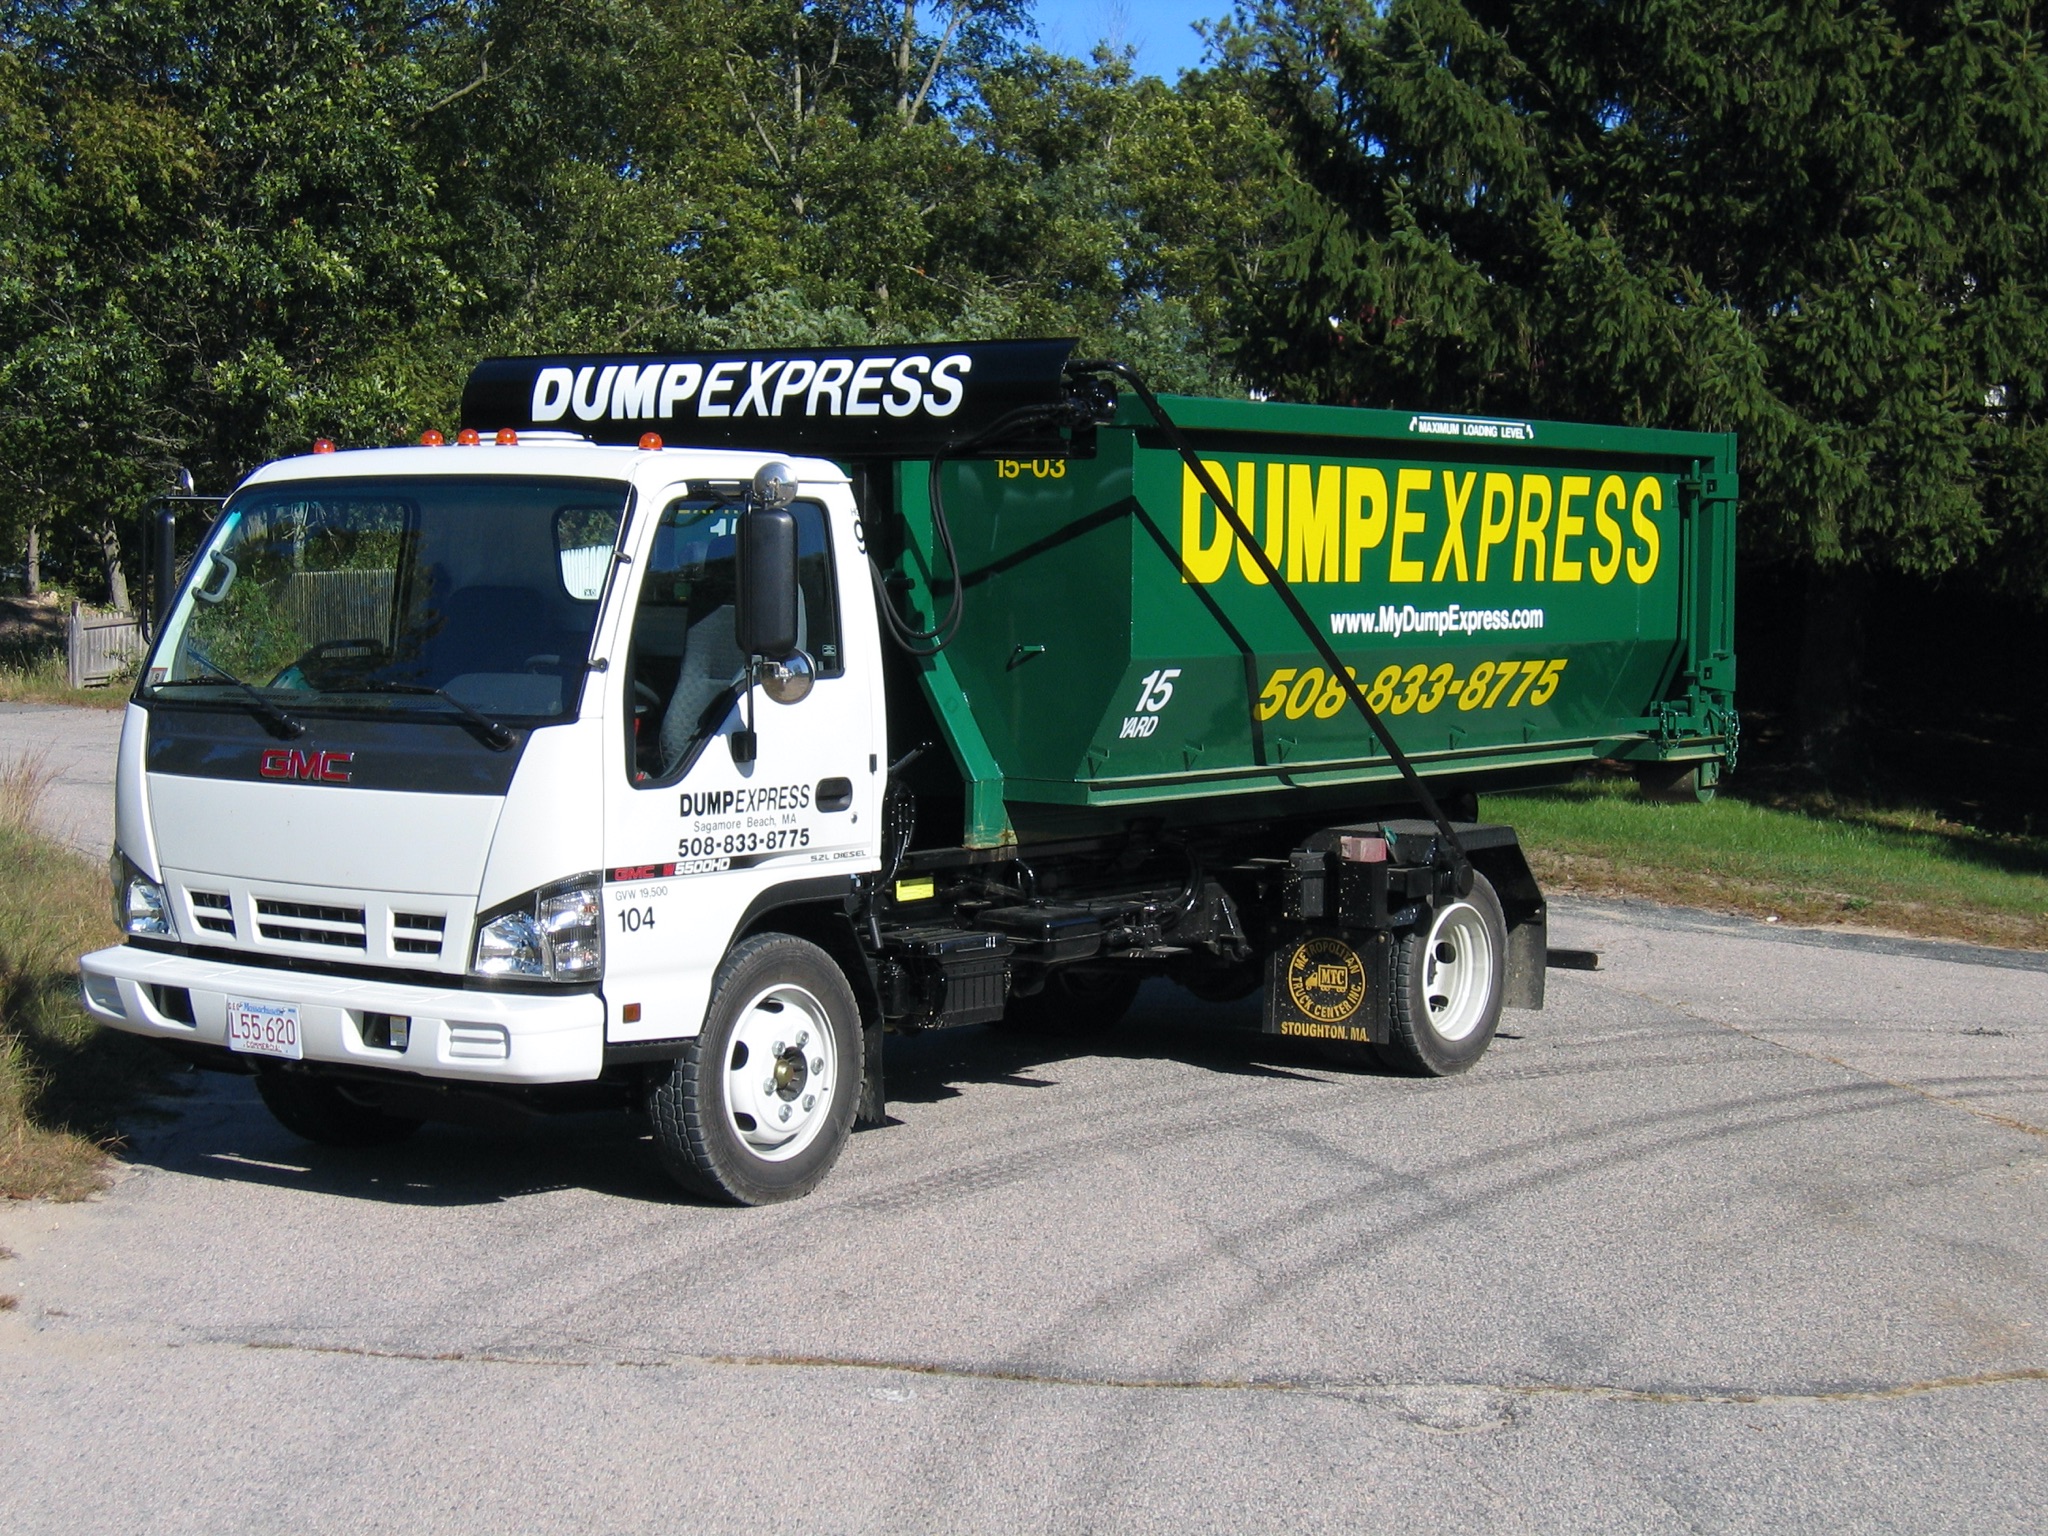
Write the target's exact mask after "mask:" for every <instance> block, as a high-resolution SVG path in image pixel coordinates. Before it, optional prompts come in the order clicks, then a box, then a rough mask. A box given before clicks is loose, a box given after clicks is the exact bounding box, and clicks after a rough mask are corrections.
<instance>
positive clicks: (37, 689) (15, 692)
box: [0, 646, 135, 709]
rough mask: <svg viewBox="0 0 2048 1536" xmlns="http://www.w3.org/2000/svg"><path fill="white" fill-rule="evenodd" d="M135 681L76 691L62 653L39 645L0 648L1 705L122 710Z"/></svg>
mask: <svg viewBox="0 0 2048 1536" xmlns="http://www.w3.org/2000/svg"><path fill="white" fill-rule="evenodd" d="M134 681H135V679H134V678H133V677H132V676H130V677H126V678H121V679H117V680H116V681H114V682H111V683H108V684H107V685H106V686H104V687H101V688H73V687H72V686H71V683H70V679H69V675H68V673H67V671H66V669H65V664H64V652H63V651H62V650H54V651H53V650H50V649H48V648H47V647H40V646H39V647H34V648H31V647H28V646H8V647H6V648H4V649H0V704H82V705H85V706H86V707H87V708H89V709H119V708H120V707H121V706H122V705H124V704H126V703H127V702H128V693H129V689H130V686H131V685H132V684H133V683H134Z"/></svg>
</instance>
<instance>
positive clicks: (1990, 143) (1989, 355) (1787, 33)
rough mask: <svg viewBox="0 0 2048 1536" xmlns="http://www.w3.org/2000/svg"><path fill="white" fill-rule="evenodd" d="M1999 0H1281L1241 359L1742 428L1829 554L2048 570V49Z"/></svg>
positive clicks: (1748, 449)
mask: <svg viewBox="0 0 2048 1536" xmlns="http://www.w3.org/2000/svg"><path fill="white" fill-rule="evenodd" d="M2037 27H2038V23H2037V22H2036V20H2035V15H2034V12H2033V10H2032V7H2031V6H2030V5H2028V4H2025V3H2022V0H1957V3H1952V4H1919V3H1912V0H1872V3H1839V0H1837V3H1828V4H1817V3H1810V0H1809V3H1797V0H1795V3H1791V4H1787V3H1785V0H1721V3H1716V4H1712V5H1703V4H1699V3H1697V0H1614V3H1600V4H1588V3H1586V0H1462V3H1461V0H1392V3H1386V4H1381V3H1375V0H1289V3H1286V4H1283V5H1279V6H1275V7H1272V8H1269V9H1268V10H1266V11H1264V12H1263V13H1261V15H1260V16H1259V17H1258V19H1257V21H1256V23H1250V24H1247V26H1246V28H1245V29H1244V30H1243V32H1242V33H1241V35H1240V37H1239V38H1238V40H1237V47H1238V52H1239V56H1240V57H1241V58H1242V59H1243V60H1245V61H1246V64H1247V67H1248V68H1250V69H1252V70H1254V71H1256V73H1257V78H1258V80H1259V83H1260V84H1261V85H1262V87H1263V88H1264V90H1265V92H1266V95H1267V99H1269V100H1270V101H1271V102H1272V103H1273V104H1274V106H1275V109H1276V115H1277V117H1278V118H1279V120H1281V121H1282V122H1284V123H1285V124H1286V125H1287V128H1288V130H1289V134H1290V141H1291V146H1292V149H1293V161H1294V164H1296V165H1297V166H1299V167H1300V169H1301V174H1302V178H1303V184H1302V186H1301V187H1300V189H1299V190H1298V192H1297V193H1296V194H1295V196H1294V199H1293V204H1292V213H1293V221H1292V222H1293V228H1294V230H1295V236H1294V239H1293V242H1292V243H1291V244H1290V245H1289V247H1288V249H1287V251H1286V253H1285V260H1284V263H1283V264H1282V265H1283V270H1284V283H1283V285H1282V288H1283V293H1284V298H1283V309H1284V315H1285V319H1284V321H1283V322H1282V323H1279V324H1273V325H1269V326H1265V327H1262V328H1259V329H1258V330H1255V331H1254V332H1252V333H1251V337H1252V349H1253V350H1252V354H1251V355H1250V356H1248V357H1247V358H1246V367H1247V369H1248V370H1249V371H1250V372H1251V373H1252V374H1254V375H1255V376H1259V377H1263V378H1266V379H1268V380H1269V381H1270V382H1272V383H1273V384H1275V385H1276V386H1277V387H1280V388H1284V389H1287V390H1290V391H1292V392H1295V393H1299V394H1305V395H1311V396H1315V397H1318V398H1333V399H1347V400H1348V399H1355V400H1359V401H1361V402H1368V401H1369V402H1374V403H1382V402H1384V403H1392V404H1399V405H1401V406H1404V407H1405V406H1412V405H1418V404H1419V405H1429V406H1435V407H1439V408H1446V409H1469V410H1480V411H1487V412H1506V413H1511V414H1531V415H1543V416H1562V417H1576V418H1581V419H1587V418H1590V419H1615V420H1622V421H1628V422H1637V423H1646V424H1655V425H1671V426H1687V427H1701V428H1707V429H1712V430H1733V431H1736V432H1738V433H1740V434H1741V435H1742V460H1743V464H1744V468H1745V474H1744V486H1743V489H1744V519H1743V522H1744V529H1745V532H1746V534H1747V535H1748V536H1749V538H1750V539H1751V540H1752V541H1753V544H1754V545H1756V546H1758V547H1760V548H1762V549H1765V550H1769V551H1773V552H1776V553H1779V554H1783V555H1788V556H1794V557H1797V558H1800V559H1803V560H1806V561H1810V562H1812V563H1813V564H1814V565H1816V566H1818V567H1821V568H1828V567H1837V566H1847V567H1859V566H1861V567H1876V568H1891V569H1899V570H1904V571H1909V572H1915V573H1920V574H1938V573H1941V572H1945V571H1948V570H1951V569H1953V568H1955V567H1957V566H1959V565H1969V564H1977V565H1979V566H1981V567H1982V568H1984V569H1985V570H1987V571H1991V572H1994V573H1995V574H1996V576H1997V577H1998V578H1999V579H2000V580H2002V581H2004V582H2005V583H2007V584H2008V585H2010V586H2013V587H2015V588H2024V589H2028V590H2032V591H2036V592H2038V591H2039V590H2040V589H2041V588H2042V587H2043V586H2044V585H2048V508H2044V506H2043V496H2042V491H2043V488H2044V485H2048V414H2044V413H2048V57H2044V55H2043V52H2042V48H2041V39H2040V35H2039V32H2038V30H2037Z"/></svg>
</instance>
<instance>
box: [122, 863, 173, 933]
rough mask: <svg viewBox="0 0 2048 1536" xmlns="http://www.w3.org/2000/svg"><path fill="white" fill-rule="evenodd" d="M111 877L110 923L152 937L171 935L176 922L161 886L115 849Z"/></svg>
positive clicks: (123, 930) (123, 929) (126, 931)
mask: <svg viewBox="0 0 2048 1536" xmlns="http://www.w3.org/2000/svg"><path fill="white" fill-rule="evenodd" d="M112 874H113V877H114V925H115V926H116V927H118V928H119V929H120V930H121V931H122V932H123V933H140V934H147V935H149V936H150V937H152V938H159V939H175V938H176V937H177V936H178V925H177V924H176V923H174V922H172V921H171V904H170V902H169V901H168V900H167V899H166V898H165V896H164V888H163V887H162V886H161V885H158V884H157V883H156V881H154V880H152V879H150V878H149V876H147V875H145V874H144V873H143V872H142V871H141V870H139V869H137V868H136V867H135V866H134V865H133V864H132V863H130V862H129V859H128V856H127V855H126V854H124V853H122V852H120V851H119V850H118V849H117V850H115V853H114V857H113V861H112Z"/></svg>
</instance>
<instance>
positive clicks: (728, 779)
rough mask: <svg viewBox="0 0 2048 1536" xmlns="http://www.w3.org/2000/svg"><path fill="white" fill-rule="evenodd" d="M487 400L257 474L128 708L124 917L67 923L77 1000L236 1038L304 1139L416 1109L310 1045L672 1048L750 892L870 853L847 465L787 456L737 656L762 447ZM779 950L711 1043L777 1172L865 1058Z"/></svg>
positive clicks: (806, 896) (602, 1053)
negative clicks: (709, 443)
mask: <svg viewBox="0 0 2048 1536" xmlns="http://www.w3.org/2000/svg"><path fill="white" fill-rule="evenodd" d="M502 436H503V437H504V438H505V439H508V441H504V442H500V443H491V442H480V443H477V444H475V445H464V446H455V445H450V446H436V447H417V448H393V449H376V450H368V451H359V452H323V453H319V454H316V455H311V456H307V457H302V458H294V459H287V460H283V461H280V462H278V463H274V464H269V465H266V466H264V467H263V468H262V469H260V470H258V471H257V472H256V473H255V474H253V475H251V476H250V477H249V479H248V480H247V481H245V482H244V483H243V485H242V486H241V487H240V488H239V489H238V490H237V491H236V493H235V495H234V496H233V497H232V498H231V499H230V500H229V502H228V503H227V505H226V507H225V508H224V510H223V512H222V515H221V517H220V519H219V522H218V524H217V525H216V527H215V529H214V531H213V533H212V535H211V537H210V538H209V540H208V542H207V543H206V545H205V547H204V549H203V550H202V551H201V553H200V554H199V556H198V557H197V559H196V560H195V562H194V566H193V571H192V574H191V576H190V579H189V580H188V582H187V584H186V586H185V588H184V590H183V592H182V593H181V594H180V596H179V599H178V601H177V603H176V605H175V607H174V608H173V609H172V611H171V612H170V614H169V615H168V617H167V619H166V621H165V623H164V625H163V626H162V633H161V635H160V636H159V638H158V641H157V644H156V646H155V647H154V650H153V652H152V654H151V656H150V658H149V662H148V666H147V669H146V672H145V674H144V676H143V678H142V680H141V682H140V684H139V686H138V687H137V690H136V697H135V701H134V702H133V703H131V704H130V706H129V709H128V713H127V718H126V720H125V722H124V724H123V730H122V738H121V748H120V754H121V757H120V767H119V775H118V782H119V789H118V806H117V817H116V852H115V855H114V860H115V871H114V876H115V883H116V892H117V905H118V912H117V916H118V919H119V921H120V922H121V924H122V926H123V928H124V929H125V930H126V932H127V934H128V935H129V940H130V942H128V943H126V944H124V945H122V946H120V947H118V948H113V949H107V950H102V951H100V952H98V953H96V954H91V955H87V956H86V957H84V960H83V962H82V972H83V988H84V996H85V1000H86V1005H87V1007H88V1008H89V1009H90V1010H91V1011H92V1013H93V1014H94V1015H95V1016H96V1017H97V1018H99V1019H101V1020H102V1021H104V1022H105V1023H107V1024H110V1025H112V1026H114V1027H116V1028H120V1029H126V1030H132V1031H135V1032H138V1033H142V1034H148V1035H153V1036H156V1037H158V1038H161V1039H167V1040H173V1041H182V1042H188V1043H190V1044H192V1045H194V1046H197V1047H210V1048H213V1049H214V1050H221V1049H225V1050H228V1051H231V1052H234V1053H237V1054H238V1055H240V1056H242V1057H245V1058H246V1059H247V1062H248V1064H249V1065H250V1066H251V1067H253V1068H255V1069H257V1070H258V1071H259V1081H260V1083H261V1084H262V1086H263V1087H264V1090H265V1098H266V1099H267V1100H268V1101H269V1102H270V1104H271V1106H272V1108H273V1109H274V1110H276V1111H277V1112H278V1113H279V1115H280V1117H281V1118H283V1119H284V1120H285V1121H286V1123H287V1124H290V1125H293V1127H294V1128H295V1129H299V1130H301V1131H305V1132H309V1133H312V1134H314V1135H315V1136H316V1137H317V1138H318V1139H323V1140H330V1141H332V1140H344V1141H348V1140H368V1141H374V1140H378V1139H387V1138H390V1137H395V1136H397V1135H400V1134H403V1133H404V1132H405V1131H407V1130H409V1129H410V1128H411V1126H412V1125H413V1124H414V1123H416V1117H414V1116H408V1115H405V1114H403V1113H398V1112H394V1111H393V1109H392V1107H391V1106H393V1104H394V1102H395V1101H394V1100H393V1099H392V1097H391V1096H390V1095H388V1094H381V1095H380V1094H373V1093H370V1092H368V1091H365V1090H362V1089H360V1088H352V1087H351V1086H350V1083H351V1080H350V1079H348V1078H346V1077H337V1076H333V1075H327V1076H314V1075H312V1074H311V1073H309V1072H308V1071H306V1070H305V1068H306V1067H307V1066H308V1065H309V1064H319V1063H325V1064H329V1065H332V1066H335V1067H355V1068H371V1069H377V1068H383V1069H390V1068H399V1069H402V1071H403V1072H404V1073H405V1074H407V1075H408V1076H411V1075H416V1076H417V1077H418V1078H419V1079H422V1080H425V1081H426V1082H430V1083H440V1084H465V1083H467V1084H493V1085H538V1084H555V1083H571V1082H587V1081H592V1080H595V1079H597V1078H598V1077H599V1076H600V1075H601V1074H602V1073H603V1071H604V1070H605V1068H606V1065H607V1055H608V1052H609V1055H610V1059H611V1060H612V1061H613V1062H614V1063H617V1062H619V1061H622V1060H633V1059H649V1060H654V1059H662V1060H666V1059H670V1058H672V1057H673V1055H674V1053H675V1052H676V1050H677V1049H679V1047H678V1046H677V1044H676V1042H679V1041H683V1040H685V1039H687V1038H688V1037H692V1036H695V1035H696V1034H697V1033H698V1032H699V1030H700V1028H701V1027H702V1024H703V1020H704V1017H705V1013H706V1009H707V1004H708V1003H709V1001H710V997H711V993H712V989H713V983H714V978H715V976H716V975H717V973H718V971H719V968H720V966H721V963H722V962H724V961H726V960H727V959H728V957H729V955H730V954H731V952H732V949H733V940H734V936H735V934H736V933H737V932H738V931H739V930H740V929H741V927H742V926H743V925H744V924H745V923H747V922H748V921H749V920H751V919H752V918H754V917H756V916H758V915H759V913H760V912H761V911H762V910H764V909H765V908H767V907H772V906H774V905H776V904H777V903H778V902H785V901H793V900H812V901H815V900H817V899H820V898H836V897H843V896H845V895H846V894H847V893H848V891H849V890H850V888H851V884H852V881H851V878H850V877H851V876H852V875H853V874H854V873H855V872H858V871H864V870H872V869H873V868H875V866H876V864H877V862H878V860H879V856H880V838H879V833H880V826H881V818H880V814H879V811H880V795H881V784H882V771H883V768H884V766H885V765H884V764H883V762H882V760H881V759H882V753H883V752H884V750H885V748H884V723H883V701H882V685H881V679H880V677H879V675H878V660H879V655H880V644H879V639H878V636H877V634H876V617H875V610H874V606H873V601H872V598H871V597H870V595H869V591H870V586H869V577H868V572H867V563H866V553H865V550H864V548H863V544H862V537H861V528H860V522H859V518H858V517H857V515H856V511H855V507H854V503H853V498H852V495H851V493H850V490H849V487H848V483H847V479H846V476H845V475H844V474H843V473H841V472H840V470H839V469H837V468H836V467H834V466H833V465H832V464H830V463H826V462H823V461H819V460H815V459H797V460H794V461H793V462H791V463H790V464H789V465H788V466H787V471H786V473H787V475H788V476H793V479H794V483H793V484H783V485H782V486H781V487H780V493H781V494H784V495H786V497H787V500H786V512H787V520H788V523H789V524H790V525H791V526H792V529H793V533H794V538H795V555H796V560H795V564H796V570H797V590H796V604H795V619H796V634H795V637H794V638H795V642H796V643H795V647H794V651H793V654H791V655H790V657H789V658H788V660H787V661H785V662H783V663H781V664H776V665H770V666H767V667H758V666H754V665H751V664H750V662H749V658H748V657H747V656H746V655H745V654H743V653H742V651H741V650H740V649H739V645H738V639H737V636H736V631H735V624H736V622H737V620H738V618H739V613H738V605H739V599H740V594H739V591H738V586H737V570H736V559H735V556H736V547H737V542H738V534H739V526H740V517H741V513H742V511H743V510H744V509H745V507H746V505H747V498H748V495H749V494H750V492H751V491H752V488H753V486H754V480H755V477H756V475H757V473H759V472H760V471H761V470H762V469H763V467H764V466H765V465H768V464H770V463H771V462H773V461H771V460H770V459H769V457H768V456H767V455H763V454H746V453H733V452H716V451H689V450H680V449H665V448H651V447H650V448H630V447H606V446H595V445H592V444H590V443H587V442H583V441H581V440H577V439H572V438H569V437H568V436H567V435H566V434H561V435H549V434H540V435H536V434H533V433H527V434H523V435H521V434H515V433H506V434H502ZM849 599H850V600H849ZM709 873H716V874H717V876H718V879H716V880H715V881H710V882H707V881H704V880H702V879H695V878H693V877H698V876H702V875H705V874H709ZM785 958H787V957H785ZM798 958H800V959H801V958H804V957H802V956H799V957H798ZM785 969H786V967H785ZM797 969H798V973H799V974H797V975H795V976H794V977H793V978H792V977H790V976H783V975H781V974H780V973H779V972H777V971H776V968H775V967H774V966H773V965H771V966H769V967H768V969H767V971H766V972H764V975H767V976H768V980H767V981H765V982H764V983H763V986H762V989H761V992H762V995H761V997H760V998H759V999H749V1002H750V1003H752V1004H754V1006H752V1007H751V1008H750V1010H749V1017H748V1019H747V1020H746V1021H744V1022H743V1023H742V1025H741V1026H740V1028H739V1029H738V1030H737V1032H736V1033H735V1034H734V1039H733V1050H732V1051H731V1052H729V1053H728V1056H729V1057H730V1056H732V1055H746V1054H751V1055H752V1057H753V1058H754V1065H753V1069H752V1070H750V1071H747V1072H745V1074H744V1081H736V1082H735V1084H734V1085H733V1086H734V1089H735V1093H736V1095H737V1097H738V1098H739V1099H741V1100H743V1101H744V1105H745V1106H750V1107H740V1108H737V1109H735V1110H733V1112H732V1117H733V1119H734V1120H735V1122H736V1123H738V1128H740V1129H741V1130H742V1134H743V1136H751V1138H752V1139H751V1140H750V1141H749V1142H748V1143H747V1146H748V1147H749V1148H750V1150H751V1151H752V1153H753V1154H754V1155H755V1156H756V1158H757V1159H758V1160H759V1161H761V1162H762V1163H763V1164H764V1169H763V1170H762V1171H763V1172H765V1173H766V1174H768V1175H769V1176H770V1177H769V1182H770V1183H771V1184H773V1183H774V1182H775V1179H774V1177H773V1176H774V1175H776V1174H779V1173H781V1172H783V1171H785V1169H786V1167H787V1165H788V1164H790V1163H791V1162H792V1161H795V1160H799V1159H800V1158H801V1154H802V1153H803V1152H804V1151H805V1150H806V1149H808V1148H811V1147H813V1146H822V1145H826V1144H829V1145H830V1147H831V1149H832V1150H833V1151H834V1152H836V1150H837V1146H838V1143H839V1141H840V1140H841V1139H843V1135H844V1131H845V1123H848V1122H850V1120H851V1117H852V1113H853V1105H854V1100H855V1098H856V1097H857V1093H858V1086H859V1079H860V1074H861V1054H862V1053H861V1037H860V1031H859V1020H858V1018H857V1017H846V1016H842V1017H840V1018H837V1019H834V1017H833V1014H834V1011H835V1006H837V1009H838V1012H839V1013H840V1014H841V1015H846V1014H847V1013H848V1010H849V1006H850V997H847V996H824V997H820V996H817V995H815V994H817V993H820V992H824V993H831V992H833V991H834V990H835V989H833V988H832V987H830V986H828V985H825V984H824V983H822V982H820V980H819V979H818V978H816V977H814V976H808V975H807V974H804V973H803V968H802V967H801V966H799V967H798V968H797ZM806 983H808V984H806ZM778 989H779V990H778ZM836 991H837V993H839V994H845V993H846V992H847V987H846V983H845V982H844V981H843V980H840V981H839V983H838V986H837V988H836ZM800 1018H807V1020H808V1022H807V1023H805V1022H794V1023H793V1024H792V1021H797V1020H799V1019H800ZM786 1025H788V1026H790V1027H785V1026H786ZM835 1026H836V1027H835ZM756 1035H758V1036H759V1037H760V1038H758V1039H756V1038H755V1036H756ZM664 1042H666V1043H664ZM840 1077H843V1078H845V1079H847V1082H846V1084H845V1085H844V1091H842V1089H841V1084H839V1083H837V1082H834V1081H833V1080H832V1079H833V1078H840ZM792 1089H794V1091H792ZM400 1107H402V1106H400ZM834 1119H836V1120H837V1121H839V1122H842V1123H839V1124H829V1123H828V1122H829V1121H833V1120H834ZM747 1120H751V1121H752V1122H753V1124H752V1128H751V1131H748V1130H746V1129H745V1127H744V1122H745V1121H747ZM728 1150H729V1149H728ZM811 1171H812V1170H811V1169H810V1168H809V1167H805V1168H804V1169H803V1170H802V1173H803V1174H804V1175H806V1176H807V1175H808V1174H809V1173H810V1172H811ZM818 1171H822V1170H818ZM748 1193H756V1194H758V1193H760V1192H759V1191H748Z"/></svg>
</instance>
